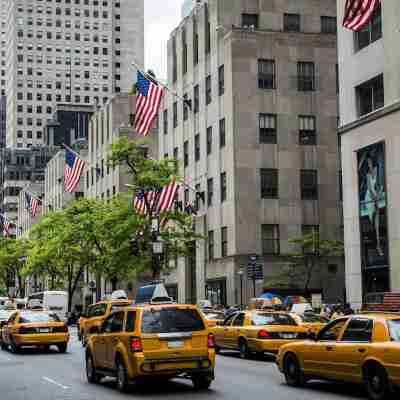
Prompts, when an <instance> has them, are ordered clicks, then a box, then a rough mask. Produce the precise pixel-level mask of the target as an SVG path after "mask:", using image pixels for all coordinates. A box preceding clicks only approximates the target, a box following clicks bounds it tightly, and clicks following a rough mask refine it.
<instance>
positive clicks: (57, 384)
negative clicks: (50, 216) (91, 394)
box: [42, 376, 69, 390]
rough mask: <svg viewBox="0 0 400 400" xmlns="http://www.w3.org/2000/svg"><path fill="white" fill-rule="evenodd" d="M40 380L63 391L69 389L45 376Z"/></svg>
mask: <svg viewBox="0 0 400 400" xmlns="http://www.w3.org/2000/svg"><path fill="white" fill-rule="evenodd" d="M42 379H43V380H44V381H46V382H49V383H51V384H53V385H56V386H58V387H60V388H61V389H64V390H67V389H69V386H64V385H61V383H58V382H56V381H55V380H53V379H51V378H48V377H47V376H43V377H42Z"/></svg>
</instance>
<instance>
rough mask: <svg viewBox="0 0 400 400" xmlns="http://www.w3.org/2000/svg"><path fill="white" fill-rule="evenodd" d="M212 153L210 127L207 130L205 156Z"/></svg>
mask: <svg viewBox="0 0 400 400" xmlns="http://www.w3.org/2000/svg"><path fill="white" fill-rule="evenodd" d="M211 152H212V126H209V127H208V128H207V155H208V154H211Z"/></svg>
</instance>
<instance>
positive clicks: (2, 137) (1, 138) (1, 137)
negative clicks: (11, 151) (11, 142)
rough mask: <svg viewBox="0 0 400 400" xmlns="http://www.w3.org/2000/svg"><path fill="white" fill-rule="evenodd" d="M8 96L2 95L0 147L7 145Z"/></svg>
mask: <svg viewBox="0 0 400 400" xmlns="http://www.w3.org/2000/svg"><path fill="white" fill-rule="evenodd" d="M6 104H7V103H6V97H5V96H0V148H3V147H5V146H6V126H7V125H6V118H7V116H6Z"/></svg>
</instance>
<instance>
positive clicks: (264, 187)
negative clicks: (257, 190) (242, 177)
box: [260, 168, 278, 199]
mask: <svg viewBox="0 0 400 400" xmlns="http://www.w3.org/2000/svg"><path fill="white" fill-rule="evenodd" d="M260 175H261V198H262V199H277V198H278V170H277V169H271V168H262V169H261V170H260Z"/></svg>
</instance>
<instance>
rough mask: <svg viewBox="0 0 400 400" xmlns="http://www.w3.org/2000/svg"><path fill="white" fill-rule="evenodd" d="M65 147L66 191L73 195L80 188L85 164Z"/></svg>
mask: <svg viewBox="0 0 400 400" xmlns="http://www.w3.org/2000/svg"><path fill="white" fill-rule="evenodd" d="M64 147H65V152H66V153H65V168H64V186H65V190H66V191H67V192H69V193H72V192H73V191H74V190H75V189H76V187H77V186H78V183H79V180H80V178H81V175H82V171H83V168H84V167H85V162H84V161H83V160H82V159H81V158H79V156H78V155H77V154H76V153H75V152H73V151H72V150H71V149H70V148H68V147H67V146H64Z"/></svg>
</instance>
